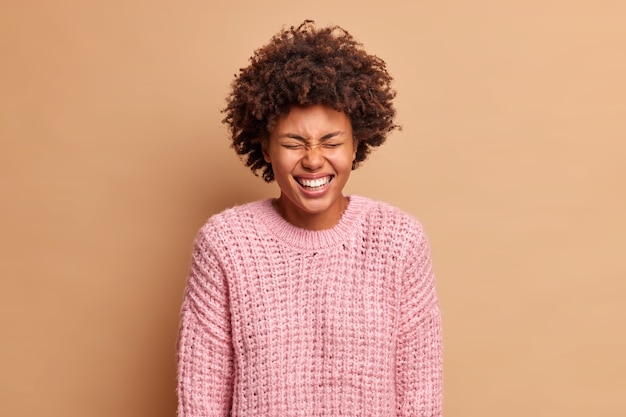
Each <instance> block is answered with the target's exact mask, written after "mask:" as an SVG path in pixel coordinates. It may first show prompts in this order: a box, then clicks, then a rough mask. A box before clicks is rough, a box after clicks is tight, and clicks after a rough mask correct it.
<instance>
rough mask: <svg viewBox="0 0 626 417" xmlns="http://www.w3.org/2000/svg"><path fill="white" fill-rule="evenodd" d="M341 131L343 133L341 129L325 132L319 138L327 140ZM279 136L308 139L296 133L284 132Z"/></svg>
mask: <svg viewBox="0 0 626 417" xmlns="http://www.w3.org/2000/svg"><path fill="white" fill-rule="evenodd" d="M342 133H344V132H343V131H342V130H337V131H335V132H330V133H327V134H325V135H324V136H322V137H321V138H320V141H325V140H328V139H332V138H334V137H335V136H339V135H341V134H342ZM279 138H289V139H295V140H299V141H302V142H307V141H308V140H307V139H306V138H304V137H302V136H300V135H298V134H296V133H285V134H282V135H280V136H279Z"/></svg>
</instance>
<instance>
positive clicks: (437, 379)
mask: <svg viewBox="0 0 626 417" xmlns="http://www.w3.org/2000/svg"><path fill="white" fill-rule="evenodd" d="M417 233H418V234H417V238H416V239H411V240H412V241H413V245H412V247H411V248H409V252H408V254H407V259H406V267H405V276H404V277H403V278H404V283H403V288H402V296H401V297H402V298H401V302H400V321H399V332H398V345H397V358H396V361H397V362H396V369H397V370H396V372H397V375H396V381H397V415H398V416H399V417H409V416H411V417H441V416H442V415H443V349H442V332H441V315H440V310H439V304H438V300H437V294H436V288H435V278H434V274H433V269H432V263H431V258H430V247H429V244H428V240H427V238H426V236H425V234H424V232H423V230H422V228H421V226H420V227H418V230H417Z"/></svg>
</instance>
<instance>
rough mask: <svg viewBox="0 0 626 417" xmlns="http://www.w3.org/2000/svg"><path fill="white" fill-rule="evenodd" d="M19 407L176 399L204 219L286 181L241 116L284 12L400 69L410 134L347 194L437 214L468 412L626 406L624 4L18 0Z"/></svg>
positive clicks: (7, 120)
mask: <svg viewBox="0 0 626 417" xmlns="http://www.w3.org/2000/svg"><path fill="white" fill-rule="evenodd" d="M1 8H2V11H1V12H0V54H1V56H0V60H1V67H0V68H1V69H0V72H1V79H0V91H1V97H0V135H1V143H0V146H1V147H0V277H1V281H0V332H1V333H0V415H2V416H6V417H21V416H59V417H61V416H62V417H79V416H80V417H83V416H89V417H101V416H102V417H104V416H107V417H110V416H115V417H126V416H128V417H131V416H132V417H144V416H145V417H148V416H162V417H165V416H173V415H174V413H175V402H176V397H175V364H174V357H175V339H176V332H177V320H178V308H179V303H180V300H181V296H182V290H183V286H184V280H185V274H186V269H187V264H188V260H189V253H190V250H191V243H192V239H193V236H194V234H195V232H196V230H197V229H198V228H199V227H200V225H201V224H202V223H203V222H204V220H205V219H206V218H207V217H208V216H210V215H211V214H213V213H216V212H218V211H220V210H222V209H224V208H226V207H228V206H231V205H233V204H236V203H242V202H246V201H250V200H254V199H257V198H261V197H265V196H271V195H276V189H275V188H274V187H275V186H273V185H265V184H264V183H263V182H262V181H261V180H260V179H259V178H255V177H254V176H252V175H251V174H250V173H249V172H248V171H247V170H246V169H245V168H243V167H242V165H241V164H240V163H239V161H238V160H237V158H236V156H235V154H234V152H233V151H232V150H231V149H229V147H228V142H227V137H226V131H225V129H224V127H223V126H222V125H221V123H220V120H221V116H222V115H221V114H220V113H219V110H220V109H221V108H222V107H223V105H224V97H225V95H226V92H227V89H228V85H229V83H230V81H231V79H232V77H233V74H234V73H235V72H237V70H238V68H240V67H242V66H244V65H246V63H247V58H248V57H249V56H250V54H251V53H252V51H253V50H254V49H256V48H257V47H259V46H261V45H262V44H264V43H265V42H267V41H268V40H269V38H270V36H271V35H272V34H274V33H275V32H276V31H277V30H278V29H279V28H280V27H281V26H282V25H284V24H287V25H291V24H298V23H300V22H301V21H302V20H303V19H304V18H313V19H315V20H317V21H318V23H320V24H329V23H337V24H341V25H343V26H344V27H345V28H347V29H348V30H349V31H351V32H352V33H353V34H354V35H355V36H356V37H357V38H358V39H360V40H361V41H363V42H364V44H365V45H366V47H367V48H368V50H369V51H370V52H372V53H375V54H377V55H379V56H381V57H382V58H384V59H385V60H386V61H387V62H388V65H389V68H390V71H391V73H392V74H393V75H394V76H395V80H396V82H395V85H396V87H397V89H398V91H399V95H398V99H397V107H398V112H399V122H400V123H401V124H402V125H403V126H404V130H403V131H401V132H397V133H394V134H393V136H392V137H391V138H390V140H389V142H388V144H387V145H385V146H384V147H383V148H381V149H380V150H378V151H377V152H376V153H375V154H374V155H373V156H372V158H371V160H369V161H368V162H366V163H365V164H364V166H363V167H362V168H361V169H359V170H358V171H356V172H355V173H354V175H353V177H352V179H351V183H350V184H349V188H348V192H350V193H359V194H364V195H367V196H370V197H372V198H376V199H382V200H386V201H388V202H390V203H393V204H395V205H397V206H400V207H401V208H403V209H405V210H406V211H408V212H410V213H413V214H414V215H415V216H417V217H418V218H419V219H421V221H422V222H423V223H424V224H425V226H426V228H427V230H428V232H429V234H430V237H431V242H432V246H433V254H434V260H435V268H436V272H437V275H438V282H439V292H440V297H441V304H442V307H443V313H444V325H445V376H446V380H445V391H446V399H445V408H446V416H448V417H502V416H508V417H517V416H519V417H521V416H524V417H526V416H535V417H542V416H545V417H554V416H568V417H576V416H581V417H582V416H585V417H588V416H598V417H612V416H615V417H617V416H620V417H623V416H624V415H626V355H625V354H624V352H626V332H625V331H624V323H625V321H626V308H625V307H624V303H623V301H622V299H623V298H624V297H625V296H626V282H625V281H626V280H625V278H626V257H625V256H624V249H625V247H626V245H625V237H624V236H625V235H626V220H625V217H626V216H625V214H626V191H625V190H626V184H624V183H625V178H626V164H625V163H624V159H625V158H626V99H625V97H626V82H625V76H624V74H626V55H625V53H624V51H625V47H626V26H625V24H624V22H626V5H625V4H624V3H623V2H619V1H593V2H592V1H586V2H581V1H552V0H548V1H542V0H529V1H514V2H510V1H509V2H503V1H498V0H475V1H462V0H455V1H453V0H450V1H437V2H408V1H404V0H387V1H384V2H369V1H364V0H359V1H343V2H335V1H329V0H322V1H318V2H295V1H278V0H269V1H261V2H259V1H252V0H248V1H230V2H219V3H218V2H211V1H182V2H173V1H172V2H165V1H147V0H130V1H121V0H115V1H106V2H105V1H100V2H95V1H94V2H85V1H78V0H57V1H39V2H36V1H32V0H29V1H17V0H14V1H3V2H2V6H1Z"/></svg>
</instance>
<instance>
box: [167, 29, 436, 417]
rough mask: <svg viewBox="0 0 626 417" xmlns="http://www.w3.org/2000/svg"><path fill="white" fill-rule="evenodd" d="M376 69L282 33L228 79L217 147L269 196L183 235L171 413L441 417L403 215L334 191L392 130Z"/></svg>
mask: <svg viewBox="0 0 626 417" xmlns="http://www.w3.org/2000/svg"><path fill="white" fill-rule="evenodd" d="M390 83H391V77H390V76H389V74H388V72H387V70H386V66H385V63H384V62H383V61H382V60H381V59H379V58H377V57H375V56H373V55H369V54H367V53H366V52H365V51H364V50H363V49H362V46H361V44H360V43H358V42H357V41H356V40H355V39H354V38H353V37H352V36H351V35H350V34H349V33H347V32H346V31H345V30H343V29H341V28H339V27H327V28H316V27H315V26H314V24H313V22H311V21H306V22H304V23H303V24H302V25H300V26H299V27H291V28H290V29H285V30H282V31H281V32H280V33H278V34H277V35H276V36H274V37H273V38H272V40H271V41H270V42H269V44H267V45H266V46H264V47H262V48H261V49H259V50H257V51H256V52H255V53H254V56H253V57H252V58H251V62H250V65H249V66H248V67H246V68H244V69H242V70H241V71H240V73H239V75H238V76H236V78H235V80H234V82H233V84H232V90H231V93H230V95H229V97H228V99H227V107H226V109H225V110H224V112H225V114H226V117H225V119H224V122H225V123H226V124H227V125H228V126H229V128H230V133H231V135H232V141H233V142H232V144H233V147H234V148H235V150H236V152H237V153H238V154H239V155H241V156H242V157H243V159H244V160H245V162H246V165H247V166H248V167H250V168H251V169H252V171H253V172H255V173H256V172H258V171H260V172H261V174H262V176H263V178H264V180H265V181H268V182H269V181H274V180H275V181H276V183H277V184H278V187H279V188H280V196H279V197H278V198H276V199H266V200H262V201H257V202H253V203H248V204H245V205H241V206H237V207H233V208H230V209H228V210H225V211H224V212H222V213H219V214H217V215H215V216H212V217H211V218H210V219H209V220H208V222H207V223H206V224H205V225H204V226H203V227H202V228H201V230H200V231H199V233H198V235H197V237H196V241H195V247H194V251H193V257H192V262H191V270H190V274H189V279H188V283H187V287H186V290H185V297H184V301H183V305H182V312H181V325H180V335H179V342H178V396H179V408H178V414H179V416H181V417H182V416H184V417H195V416H233V417H243V416H255V417H290V416H329V417H330V416H332V417H336V416H355V417H356V416H359V417H363V416H372V417H374V416H375V417H379V416H411V417H420V416H441V415H442V388H443V382H442V346H441V320H440V312H439V306H438V301H437V296H436V290H435V283H434V275H433V270H432V266H431V260H430V252H429V245H428V242H427V238H426V236H425V234H424V231H423V229H422V226H421V225H420V223H419V222H418V221H416V220H415V219H414V218H413V217H411V216H410V215H408V214H406V213H404V212H402V211H401V210H399V209H397V208H394V207H392V206H390V205H387V204H385V203H382V202H376V201H372V200H370V199H368V198H365V197H362V196H357V195H351V196H346V195H344V194H343V188H344V185H345V184H346V182H347V181H348V178H349V176H350V172H351V171H352V170H353V169H354V168H356V167H357V165H358V164H359V163H360V162H362V161H363V160H364V159H365V158H366V157H367V155H368V153H369V152H370V150H371V149H372V148H373V147H377V146H379V145H381V144H382V143H383V142H384V141H385V138H386V136H387V134H388V133H389V132H390V131H392V130H393V129H395V128H396V127H397V126H396V125H395V124H394V121H393V120H394V116H395V110H394V108H393V105H392V101H393V98H394V97H395V92H394V90H393V89H392V88H391V86H390Z"/></svg>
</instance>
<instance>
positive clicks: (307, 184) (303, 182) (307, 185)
mask: <svg viewBox="0 0 626 417" xmlns="http://www.w3.org/2000/svg"><path fill="white" fill-rule="evenodd" d="M333 178H334V177H332V176H328V177H323V178H316V179H314V180H310V179H305V178H296V182H297V183H298V184H300V186H301V187H302V188H304V189H306V190H308V191H317V190H321V189H322V188H324V187H325V186H327V185H328V184H329V183H330V182H331V181H332V180H333Z"/></svg>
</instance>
